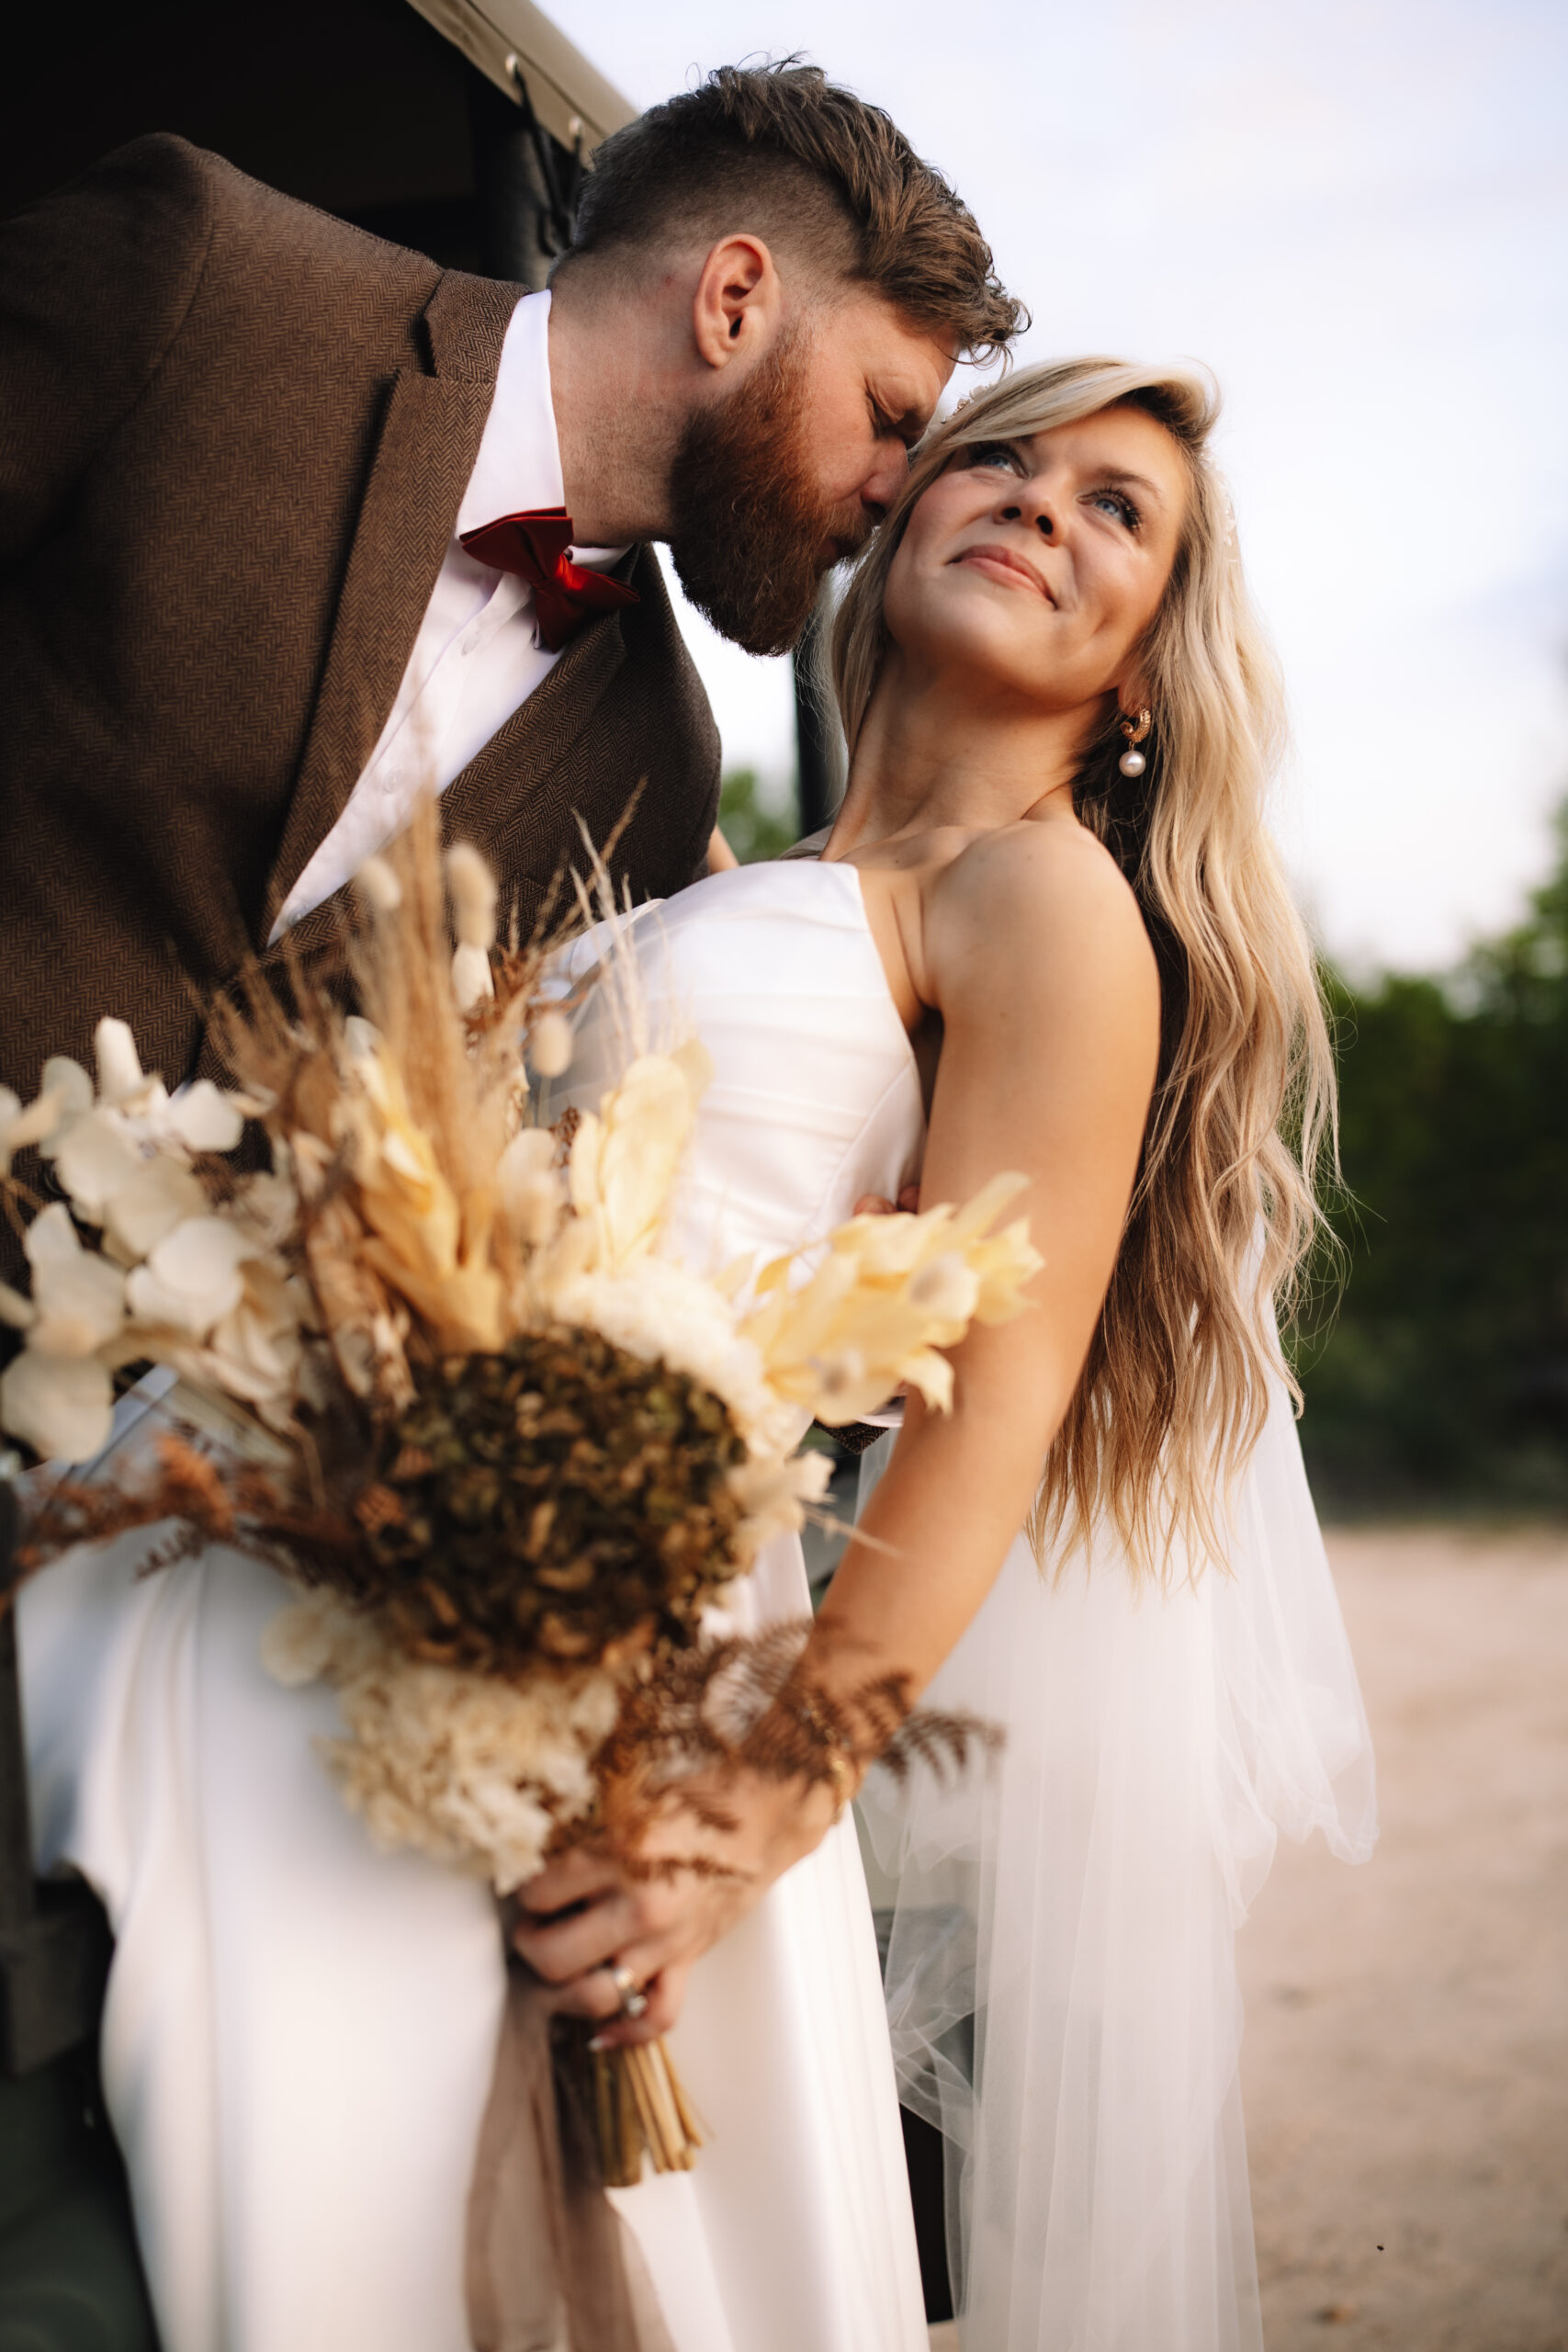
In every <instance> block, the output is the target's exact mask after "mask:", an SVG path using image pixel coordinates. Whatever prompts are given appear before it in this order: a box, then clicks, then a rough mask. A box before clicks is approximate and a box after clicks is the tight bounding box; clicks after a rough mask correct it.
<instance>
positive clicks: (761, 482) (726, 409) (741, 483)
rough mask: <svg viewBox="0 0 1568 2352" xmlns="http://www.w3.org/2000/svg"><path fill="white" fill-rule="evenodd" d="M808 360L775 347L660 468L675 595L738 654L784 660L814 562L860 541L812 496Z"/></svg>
mask: <svg viewBox="0 0 1568 2352" xmlns="http://www.w3.org/2000/svg"><path fill="white" fill-rule="evenodd" d="M809 373H810V369H809V363H808V361H807V355H806V353H805V351H804V350H803V349H802V348H801V347H800V344H799V340H798V338H797V337H795V335H793V334H786V335H784V337H783V338H781V340H780V342H779V343H778V345H776V346H775V348H774V349H773V351H771V352H770V353H769V355H768V356H767V357H766V358H765V359H764V360H761V362H760V363H759V364H758V366H757V367H756V368H753V369H752V371H751V374H750V376H749V377H748V378H747V379H746V380H745V381H744V382H743V383H742V384H741V385H740V386H739V389H738V390H735V391H733V392H731V393H729V394H728V397H727V398H725V399H724V400H720V401H714V402H713V404H712V405H711V406H710V407H706V408H703V409H699V410H698V411H697V412H696V413H695V414H694V416H693V417H692V418H691V419H690V421H689V422H688V424H687V425H686V429H685V432H684V433H683V434H682V438H681V444H680V447H679V448H678V449H677V451H676V453H675V459H674V463H673V465H672V467H671V475H670V497H671V512H672V515H673V521H672V525H671V532H670V552H671V556H672V558H673V559H674V563H675V570H676V572H677V574H678V575H679V578H680V582H681V585H682V588H683V589H684V590H685V592H686V594H687V595H688V596H689V597H690V598H691V600H692V602H693V604H694V605H696V607H697V609H698V611H699V612H703V613H705V614H706V615H707V616H708V618H709V620H710V621H712V623H713V625H714V627H715V628H716V629H717V630H718V631H719V633H720V635H721V636H723V637H728V638H732V639H734V641H735V643H736V644H737V645H742V646H744V647H745V649H746V650H747V652H748V653H787V652H788V651H789V650H790V648H791V646H792V645H794V643H795V639H797V638H798V637H799V635H800V632H801V630H802V629H803V628H805V627H806V624H807V620H808V619H809V618H810V616H811V608H812V606H813V605H815V603H816V601H817V584H818V580H819V579H820V577H821V574H822V572H823V571H824V570H825V569H826V568H827V564H826V562H825V560H824V559H825V558H827V557H828V553H829V548H831V550H832V557H831V559H830V560H837V558H839V557H840V556H844V555H850V554H852V553H853V552H854V550H855V549H856V548H860V547H863V546H864V544H865V542H866V540H867V538H869V537H870V536H871V529H872V526H871V522H870V520H869V518H868V517H867V516H866V515H865V513H864V509H863V508H859V509H857V511H856V513H855V515H853V516H850V515H847V513H846V510H845V509H844V508H843V507H841V506H831V505H829V504H828V503H826V502H825V501H824V500H823V498H822V497H821V495H820V493H819V492H818V490H817V489H816V487H815V485H814V483H813V481H812V476H811V470H810V467H809V465H808V462H807V447H806V427H805V416H806V405H807V401H806V388H807V379H808V376H809Z"/></svg>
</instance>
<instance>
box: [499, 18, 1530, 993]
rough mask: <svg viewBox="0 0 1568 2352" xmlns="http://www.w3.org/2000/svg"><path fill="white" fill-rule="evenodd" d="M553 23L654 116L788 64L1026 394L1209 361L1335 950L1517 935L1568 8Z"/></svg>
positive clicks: (721, 712)
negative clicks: (753, 63) (1026, 317)
mask: <svg viewBox="0 0 1568 2352" xmlns="http://www.w3.org/2000/svg"><path fill="white" fill-rule="evenodd" d="M545 5H546V6H547V12H548V13H549V14H550V15H551V16H552V17H553V18H554V19H555V21H556V22H557V23H558V24H559V26H560V27H561V28H562V30H563V31H565V32H566V33H567V34H568V35H569V36H570V38H571V39H572V40H574V41H575V42H576V43H577V45H578V46H579V48H581V50H583V51H585V53H586V54H587V55H588V56H589V57H591V58H592V61H593V62H594V63H595V64H597V65H598V66H599V67H600V68H601V69H602V71H604V73H605V74H606V75H607V76H608V77H609V78H610V80H612V81H613V82H614V83H615V85H617V87H619V88H620V89H621V90H623V91H624V92H625V93H626V96H627V97H628V98H630V99H631V100H632V101H633V102H634V103H635V104H637V105H649V104H651V103H652V102H653V101H654V100H655V99H657V98H659V97H661V96H667V95H669V93H670V92H671V91H672V90H675V89H679V88H683V87H685V86H688V85H690V83H691V82H692V81H693V79H694V77H695V76H696V75H698V74H700V73H701V72H703V71H705V70H706V69H708V68H710V67H712V66H714V65H717V64H724V63H729V62H736V61H739V60H740V59H743V58H746V57H748V56H755V55H757V54H760V53H761V54H772V55H775V56H777V55H783V54H784V53H787V52H788V51H795V50H798V51H804V52H806V53H807V55H808V56H809V57H811V58H812V59H813V60H814V61H815V62H817V63H818V64H821V65H823V66H824V67H826V68H827V70H828V72H829V74H831V75H832V76H833V78H834V79H835V80H838V81H840V82H843V83H846V84H848V85H850V86H851V87H852V88H853V89H855V90H858V91H859V92H860V93H861V94H862V95H863V96H865V97H868V98H872V99H874V100H875V102H876V103H877V104H878V105H881V106H884V107H886V108H887V110H888V112H889V113H891V114H892V115H893V117H894V118H895V119H896V120H897V122H898V123H899V124H900V126H901V127H902V129H903V130H905V131H906V132H907V133H908V137H909V138H910V140H911V141H912V142H913V143H914V145H915V146H916V147H917V149H918V150H919V152H920V153H922V154H924V155H926V156H928V157H929V158H930V159H931V161H932V162H933V163H935V164H939V165H940V166H941V167H942V170H943V171H945V172H946V173H947V175H948V176H949V177H950V178H951V179H952V180H953V182H954V184H955V185H956V186H957V187H958V188H959V190H960V192H961V193H962V194H963V196H964V198H965V200H966V201H967V202H968V203H969V204H970V206H971V207H972V209H974V211H975V212H976V215H977V217H978V219H979V220H980V224H981V226H982V228H983V229H984V231H985V232H986V234H987V237H988V238H989V240H990V243H991V244H992V246H993V248H994V250H995V253H996V256H997V263H998V269H999V271H1000V273H1001V276H1002V277H1003V280H1004V281H1005V282H1006V283H1007V284H1008V285H1009V286H1010V287H1011V288H1012V289H1013V290H1014V291H1015V292H1017V293H1020V294H1021V295H1022V296H1023V298H1024V299H1025V300H1026V301H1027V302H1028V303H1029V305H1030V308H1031V310H1032V313H1033V318H1034V324H1033V328H1032V332H1031V334H1030V335H1029V336H1028V338H1027V340H1026V341H1025V343H1024V344H1023V345H1021V354H1020V356H1021V357H1022V358H1023V359H1025V360H1030V359H1041V358H1045V357H1048V356H1063V355H1066V354H1070V353H1074V352H1089V351H1095V352H1110V353H1113V354H1116V355H1118V356H1129V357H1137V358H1140V359H1162V358H1169V357H1176V356H1196V357H1198V358H1201V359H1202V360H1204V361H1206V362H1207V363H1208V364H1209V365H1210V366H1211V367H1212V368H1213V369H1214V371H1215V373H1216V374H1217V376H1218V378H1219V379H1220V382H1221V385H1222V387H1223V389H1224V396H1225V403H1226V413H1225V417H1224V422H1223V424H1222V425H1221V428H1220V433H1219V436H1218V439H1217V443H1216V451H1217V455H1218V458H1219V461H1220V463H1221V465H1222V466H1223V467H1224V470H1225V473H1226V475H1227V477H1228V479H1229V481H1230V484H1231V489H1232V493H1233V496H1234V499H1235V507H1236V513H1237V517H1238V525H1239V530H1240V537H1241V545H1242V550H1243V556H1244V560H1246V563H1247V572H1248V577H1249V579H1250V581H1251V583H1252V587H1253V591H1254V594H1255V595H1256V598H1257V600H1258V604H1259V605H1260V607H1261V609H1262V612H1263V615H1264V617H1265V620H1266V622H1267V623H1268V626H1269V629H1270V632H1271V634H1272V636H1273V639H1274V642H1275V645H1276V648H1277V650H1278V651H1279V654H1280V661H1281V663H1282V665H1283V669H1284V673H1285V679H1286V684H1287V689H1288V692H1289V695H1290V700H1291V707H1292V719H1293V739H1294V747H1293V752H1292V759H1291V763H1290V766H1289V768H1288V770H1287V772H1286V774H1285V775H1284V776H1283V777H1282V778H1281V782H1280V791H1279V795H1278V797H1277V802H1276V808H1275V812H1274V814H1275V825H1276V830H1277V831H1278V833H1279V835H1280V840H1281V842H1282V844H1283V847H1284V850H1285V854H1286V856H1287V859H1288V861H1289V863H1290V866H1291V870H1292V876H1293V878H1294V880H1295V884H1296V887H1297V889H1298V891H1299V893H1300V896H1301V899H1302V901H1303V905H1304V906H1305V908H1306V910H1307V911H1308V913H1309V915H1310V917H1311V919H1312V921H1313V922H1314V926H1315V928H1316V929H1317V931H1318V933H1319V935H1320V937H1321V938H1322V939H1323V941H1324V943H1325V945H1326V946H1327V947H1328V949H1329V950H1330V951H1331V952H1332V953H1333V954H1335V955H1336V956H1338V957H1339V958H1340V959H1341V960H1342V961H1344V962H1345V963H1346V964H1347V965H1348V967H1350V968H1351V969H1352V970H1354V971H1359V972H1367V971H1370V970H1371V969H1373V968H1375V967H1379V966H1396V967H1406V968H1409V967H1436V966H1440V965H1443V964H1447V963H1449V962H1450V961H1452V960H1453V959H1454V958H1455V957H1456V956H1459V955H1461V953H1462V952H1463V950H1464V948H1465V946H1466V945H1467V944H1469V943H1470V941H1472V939H1474V938H1475V937H1477V936H1479V935H1482V934H1483V933H1487V932H1489V931H1494V930H1495V929H1497V928H1498V927H1499V926H1500V925H1502V924H1505V923H1506V922H1510V921H1511V920H1513V919H1515V918H1516V917H1517V914H1518V913H1519V912H1520V911H1521V910H1522V907H1523V902H1524V896H1525V893H1526V891H1527V889H1528V888H1529V885H1530V884H1531V883H1532V882H1533V881H1536V880H1538V879H1540V877H1541V876H1542V875H1543V874H1544V871H1545V869H1546V865H1547V863H1548V860H1549V857H1550V854H1551V851H1550V841H1549V829H1548V819H1549V816H1550V812H1551V809H1553V807H1554V806H1555V805H1556V804H1557V802H1558V801H1559V800H1560V799H1561V798H1562V797H1564V796H1568V138H1565V137H1564V135H1563V130H1562V123H1563V119H1564V111H1565V108H1568V6H1564V5H1563V0H1419V5H1417V4H1416V0H1314V5H1311V6H1307V5H1284V0H1157V4H1156V5H1146V0H1080V5H1079V6H1075V7H1068V6H1062V5H1060V0H1032V4H1031V0H964V6H962V7H953V6H940V7H939V6H936V5H934V0H903V5H902V6H897V7H896V6H892V5H890V0H660V6H659V7H658V8H656V9H655V8H650V7H649V6H648V4H647V0H545ZM962 378H963V371H960V378H959V379H955V389H962V388H963V383H962ZM684 617H685V619H686V623H687V628H688V637H689V641H690V642H691V644H692V646H693V650H694V653H695V654H696V657H697V659H698V662H699V663H700V665H701V667H702V669H703V673H704V675H705V678H706V680H707V683H708V687H709V692H710V694H711V695H712V697H713V701H714V707H715V709H716V714H717V717H718V721H719V726H720V729H721V731H722V733H723V737H724V745H725V760H726V764H727V766H729V767H738V766H743V765H750V766H756V767H758V768H760V769H761V771H762V772H763V774H764V775H767V776H771V777H773V778H774V779H777V780H778V781H779V782H780V783H781V784H782V783H783V780H784V778H785V777H787V775H788V774H789V772H790V769H791V766H792V763H793V715H792V704H791V699H790V686H789V679H788V675H787V671H786V667H785V665H784V664H783V663H776V662H756V661H753V660H751V659H750V658H749V657H748V656H746V655H744V654H742V653H739V651H737V650H735V649H734V648H733V647H728V646H726V645H724V644H722V643H721V642H720V641H719V640H718V639H716V637H715V636H714V633H713V632H712V630H711V629H709V628H706V626H705V624H704V623H703V622H702V621H701V620H700V618H698V616H695V615H692V614H688V615H686V616H684Z"/></svg>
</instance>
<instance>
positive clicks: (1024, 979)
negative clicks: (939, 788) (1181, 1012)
mask: <svg viewBox="0 0 1568 2352" xmlns="http://www.w3.org/2000/svg"><path fill="white" fill-rule="evenodd" d="M927 938H928V942H929V944H930V947H931V951H932V953H933V955H934V956H937V957H938V958H940V960H941V962H942V964H943V965H945V966H947V967H949V977H950V978H959V977H968V978H972V979H973V980H975V981H976V982H978V981H981V980H983V979H985V978H990V977H993V976H995V977H996V978H999V979H1001V980H1003V981H1004V982H1006V983H1007V984H1008V985H1009V986H1010V988H1011V989H1013V990H1014V991H1016V990H1017V989H1019V988H1020V987H1024V988H1027V987H1029V986H1030V985H1031V983H1034V984H1036V985H1040V986H1043V987H1046V988H1049V989H1052V990H1053V992H1055V986H1056V984H1058V983H1065V982H1067V981H1069V980H1070V981H1071V982H1072V983H1073V993H1075V994H1077V993H1078V992H1079V991H1080V990H1081V989H1083V988H1085V987H1089V988H1091V989H1100V988H1104V987H1105V986H1106V985H1107V984H1115V983H1118V982H1120V983H1121V986H1122V988H1124V989H1128V990H1130V991H1132V993H1133V994H1134V996H1141V995H1144V994H1145V993H1151V992H1152V994H1151V1001H1152V1002H1153V1003H1154V1006H1155V1009H1156V1017H1157V1005H1158V982H1157V976H1156V965H1155V956H1154V950H1153V948H1152V946H1151V945H1150V944H1149V936H1148V933H1147V932H1146V930H1145V927H1144V919H1143V916H1142V913H1141V912H1140V910H1139V907H1138V902H1137V899H1135V898H1134V894H1133V891H1132V889H1131V888H1130V886H1129V884H1128V882H1127V880H1126V877H1125V876H1123V874H1122V870H1121V868H1120V867H1119V866H1118V865H1117V864H1116V861H1115V859H1114V858H1113V857H1112V856H1111V854H1110V852H1109V851H1108V850H1107V849H1106V848H1105V847H1104V845H1103V843H1101V842H1098V841H1097V840H1096V839H1095V837H1094V835H1093V834H1092V833H1090V832H1089V831H1086V829H1085V828H1084V827H1083V826H1082V825H1078V824H1076V823H1073V822H1071V821H1069V820H1055V821H1047V822H1041V821H1038V820H1034V821H1030V820H1026V821H1025V822H1023V823H1021V824H1017V825H1005V826H1002V827H1000V828H998V830H997V831H991V832H985V833H979V834H976V835H975V836H974V837H973V838H972V839H971V840H970V841H969V842H967V843H966V844H965V845H964V849H963V850H962V851H961V853H960V854H958V855H957V856H955V857H953V859H952V860H951V861H950V862H949V863H948V864H947V865H945V866H944V867H943V868H942V873H941V875H940V876H939V877H938V878H937V880H936V882H935V884H934V886H933V888H932V890H931V901H930V909H929V913H928V917H927Z"/></svg>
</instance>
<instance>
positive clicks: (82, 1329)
mask: <svg viewBox="0 0 1568 2352" xmlns="http://www.w3.org/2000/svg"><path fill="white" fill-rule="evenodd" d="M33 1311H34V1320H33V1323H32V1325H31V1327H30V1329H29V1330H28V1346H29V1347H30V1348H38V1349H40V1350H41V1351H42V1352H43V1353H44V1354H45V1355H51V1356H90V1355H92V1354H94V1353H95V1352H96V1351H97V1350H98V1349H99V1348H101V1347H104V1346H106V1345H107V1342H108V1341H109V1340H112V1339H114V1338H115V1337H116V1336H117V1334H118V1331H119V1329H120V1326H121V1325H122V1324H123V1323H124V1321H125V1276H124V1275H123V1274H122V1273H121V1272H120V1270H119V1268H118V1266H111V1265H110V1263H109V1261H108V1260H107V1258H100V1257H98V1256H97V1255H96V1253H95V1252H93V1251H90V1250H77V1251H76V1252H75V1253H74V1255H73V1256H72V1257H68V1258H51V1259H50V1260H48V1261H46V1262H45V1263H44V1264H43V1265H42V1266H40V1267H39V1269H38V1271H37V1272H36V1273H35V1275H34V1277H33Z"/></svg>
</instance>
